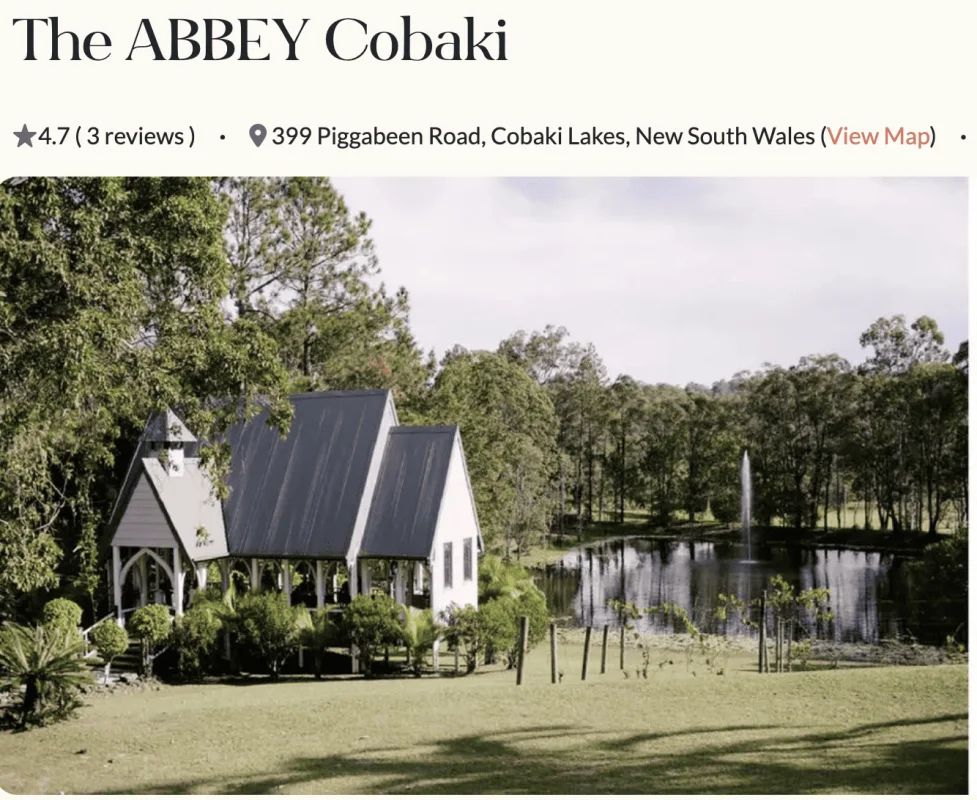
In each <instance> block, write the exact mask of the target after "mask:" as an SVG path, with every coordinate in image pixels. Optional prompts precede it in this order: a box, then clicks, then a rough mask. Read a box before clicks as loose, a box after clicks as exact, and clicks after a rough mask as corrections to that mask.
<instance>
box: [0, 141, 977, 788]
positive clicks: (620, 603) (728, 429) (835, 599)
mask: <svg viewBox="0 0 977 800" xmlns="http://www.w3.org/2000/svg"><path fill="white" fill-rule="evenodd" d="M26 130H27V126H26V125H25V131H26ZM15 135H16V134H15ZM7 136H8V138H9V134H8V135H7ZM221 139H222V140H223V139H224V136H223V135H222V136H221ZM9 144H10V143H9V142H8V145H9ZM256 144H258V143H256ZM248 146H249V147H250V146H251V145H250V144H249V145H248ZM968 191H969V186H968V180H967V179H966V178H964V177H885V176H880V177H803V178H802V177H797V178H794V177H791V178H788V177H771V176H764V177H366V176H363V177H349V176H337V177H60V178H58V177H23V178H10V179H8V180H6V181H5V182H2V183H0V787H2V788H3V790H4V791H6V792H10V793H17V794H20V793H25V794H58V793H69V794H85V795H93V794H133V795H144V794H185V793H202V794H240V795H254V794H265V793H297V794H313V795H315V794H341V795H361V794H423V795H434V794H451V795H459V794H556V795H566V794H612V795H624V794H720V795H738V794H795V793H815V794H860V793H868V794H888V793H895V794H918V793H919V794H966V793H967V791H968V655H967V652H968V525H969V523H968V518H969V473H968V463H969V457H968V435H969V431H968V405H969V398H968V379H969V359H968V324H969V317H968V307H967V306H968V222H969V217H968ZM970 213H972V212H970Z"/></svg>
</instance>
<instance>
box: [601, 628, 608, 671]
mask: <svg viewBox="0 0 977 800" xmlns="http://www.w3.org/2000/svg"><path fill="white" fill-rule="evenodd" d="M605 672H607V625H605V626H604V635H603V636H602V637H601V642H600V674H601V675H603V674H604V673H605Z"/></svg>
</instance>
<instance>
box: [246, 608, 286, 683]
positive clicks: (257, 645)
mask: <svg viewBox="0 0 977 800" xmlns="http://www.w3.org/2000/svg"><path fill="white" fill-rule="evenodd" d="M236 612H237V616H236V623H235V624H236V629H237V632H238V636H239V638H240V641H241V643H242V644H244V645H246V646H250V647H251V648H253V650H254V652H255V654H256V655H257V656H258V657H259V658H260V659H261V661H262V663H263V664H264V665H265V667H266V668H267V669H268V672H269V674H270V675H271V677H272V679H273V680H277V679H278V675H279V673H280V672H281V668H282V665H283V664H284V662H285V659H286V658H288V656H289V655H290V654H291V653H292V651H294V650H295V648H296V646H297V645H298V626H297V625H296V615H295V610H294V609H293V608H292V607H291V606H290V605H289V602H288V598H286V597H285V596H284V595H283V594H281V593H279V592H249V593H248V594H246V595H244V596H243V597H241V598H239V599H238V600H237V606H236Z"/></svg>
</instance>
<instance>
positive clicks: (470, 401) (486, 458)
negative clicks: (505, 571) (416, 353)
mask: <svg viewBox="0 0 977 800" xmlns="http://www.w3.org/2000/svg"><path fill="white" fill-rule="evenodd" d="M424 416H425V419H426V421H427V422H429V423H433V424H457V425H459V426H460V428H461V432H462V436H463V441H464V445H465V455H466V457H467V460H468V466H469V475H470V478H471V481H472V488H473V490H474V492H475V500H476V503H477V505H478V513H479V520H480V523H481V528H482V533H483V535H484V536H485V538H486V541H487V543H488V545H489V546H491V547H492V548H494V549H496V550H498V551H503V552H505V553H506V554H508V553H509V552H510V551H511V550H515V551H516V553H517V554H518V553H521V552H524V551H525V549H526V548H527V547H528V546H530V545H531V544H532V542H533V541H535V540H536V539H538V537H540V536H541V535H543V534H545V533H546V532H547V531H548V529H549V522H550V519H551V518H552V513H553V495H552V492H551V483H550V478H551V475H552V474H553V470H554V467H555V460H556V457H557V445H556V435H557V420H556V415H555V413H554V409H553V403H552V401H551V400H550V397H549V395H548V394H547V392H546V391H545V390H544V389H543V388H542V387H541V386H539V384H537V383H536V382H535V381H534V380H533V378H532V377H531V376H530V375H529V373H528V372H527V371H526V370H525V369H524V368H522V367H521V366H519V365H518V364H515V363H513V362H512V361H509V360H508V359H506V358H504V357H502V356H500V355H498V354H495V353H489V352H485V351H477V352H468V351H465V350H463V349H460V348H457V349H455V350H454V351H453V352H451V353H449V354H448V355H447V356H446V357H445V359H444V360H443V361H442V365H441V370H440V372H439V373H438V375H437V377H436V378H435V381H434V385H433V387H432V389H431V393H430V397H429V398H428V402H427V405H426V408H425V412H424Z"/></svg>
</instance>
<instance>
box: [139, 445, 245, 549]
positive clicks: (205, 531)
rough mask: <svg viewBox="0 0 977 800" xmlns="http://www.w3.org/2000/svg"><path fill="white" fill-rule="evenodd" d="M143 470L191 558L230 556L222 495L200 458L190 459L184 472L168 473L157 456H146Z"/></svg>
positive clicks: (184, 463) (143, 461)
mask: <svg viewBox="0 0 977 800" xmlns="http://www.w3.org/2000/svg"><path fill="white" fill-rule="evenodd" d="M142 465H143V469H144V470H145V473H146V475H147V476H148V477H149V481H150V483H151V484H152V487H153V491H154V492H155V493H156V497H157V498H158V499H159V502H160V504H161V506H162V507H163V511H164V512H165V513H166V517H167V519H168V520H169V522H170V526H171V528H172V530H173V531H174V532H175V533H176V535H177V537H178V538H179V539H180V544H182V545H183V551H184V552H185V553H186V554H187V555H188V556H189V557H190V559H191V560H192V561H209V560H210V559H213V558H222V557H223V556H226V555H227V537H226V535H225V533H224V515H223V514H222V513H221V503H220V498H219V497H217V495H216V493H215V491H214V484H213V483H212V482H211V480H210V477H209V476H208V475H207V473H206V472H205V471H204V470H203V469H201V468H200V461H199V459H196V458H188V459H186V460H185V461H184V462H183V474H182V475H179V476H174V475H169V474H167V472H166V468H165V467H163V465H162V464H160V463H159V459H156V458H144V459H143V460H142Z"/></svg>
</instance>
